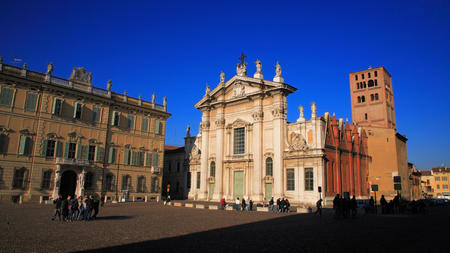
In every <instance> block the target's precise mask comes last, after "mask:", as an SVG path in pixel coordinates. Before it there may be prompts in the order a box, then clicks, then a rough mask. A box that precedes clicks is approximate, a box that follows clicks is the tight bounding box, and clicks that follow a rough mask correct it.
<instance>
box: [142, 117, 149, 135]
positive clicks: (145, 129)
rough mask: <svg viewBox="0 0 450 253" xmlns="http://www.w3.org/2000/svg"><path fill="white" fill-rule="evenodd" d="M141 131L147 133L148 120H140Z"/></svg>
mask: <svg viewBox="0 0 450 253" xmlns="http://www.w3.org/2000/svg"><path fill="white" fill-rule="evenodd" d="M141 131H142V132H147V131H148V118H142V122H141Z"/></svg>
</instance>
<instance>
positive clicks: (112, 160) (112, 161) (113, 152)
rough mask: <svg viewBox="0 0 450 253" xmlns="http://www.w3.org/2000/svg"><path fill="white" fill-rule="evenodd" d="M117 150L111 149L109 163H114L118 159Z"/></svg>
mask: <svg viewBox="0 0 450 253" xmlns="http://www.w3.org/2000/svg"><path fill="white" fill-rule="evenodd" d="M115 153H116V150H115V149H114V148H113V147H110V148H109V153H108V163H114V160H115V159H114V158H115V157H116V154H115Z"/></svg>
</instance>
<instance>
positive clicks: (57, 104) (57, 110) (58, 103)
mask: <svg viewBox="0 0 450 253" xmlns="http://www.w3.org/2000/svg"><path fill="white" fill-rule="evenodd" d="M62 106H63V101H62V100H61V99H59V98H54V99H53V108H52V114H53V115H61V112H62Z"/></svg>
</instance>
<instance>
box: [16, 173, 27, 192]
mask: <svg viewBox="0 0 450 253" xmlns="http://www.w3.org/2000/svg"><path fill="white" fill-rule="evenodd" d="M26 171H27V169H26V168H20V169H16V170H14V178H13V189H23V188H24V186H25V172H26Z"/></svg>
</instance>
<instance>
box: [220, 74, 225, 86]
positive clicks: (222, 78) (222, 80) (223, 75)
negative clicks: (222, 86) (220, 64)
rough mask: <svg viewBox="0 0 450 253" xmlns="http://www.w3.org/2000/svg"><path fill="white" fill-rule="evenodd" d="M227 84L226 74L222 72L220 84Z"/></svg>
mask: <svg viewBox="0 0 450 253" xmlns="http://www.w3.org/2000/svg"><path fill="white" fill-rule="evenodd" d="M224 82H225V73H223V71H222V72H220V83H224Z"/></svg>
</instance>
